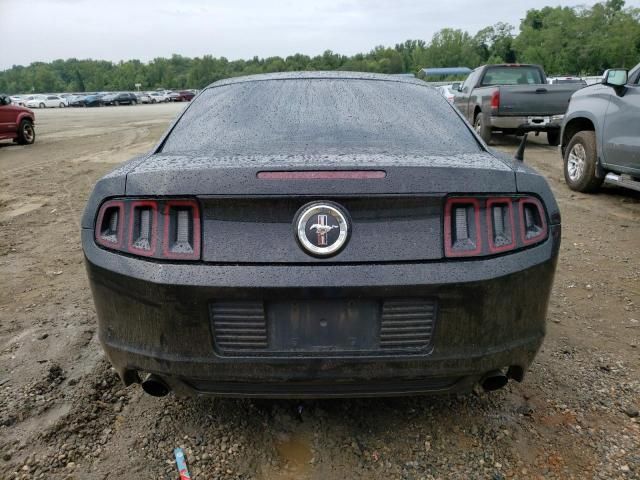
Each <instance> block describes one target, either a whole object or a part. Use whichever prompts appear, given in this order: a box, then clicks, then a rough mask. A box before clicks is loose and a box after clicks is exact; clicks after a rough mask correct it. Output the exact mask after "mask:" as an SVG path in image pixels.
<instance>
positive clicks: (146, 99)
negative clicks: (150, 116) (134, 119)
mask: <svg viewBox="0 0 640 480" xmlns="http://www.w3.org/2000/svg"><path fill="white" fill-rule="evenodd" d="M136 97H137V99H138V103H151V97H150V96H149V94H148V93H144V92H137V93H136Z"/></svg>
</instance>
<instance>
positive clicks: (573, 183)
mask: <svg viewBox="0 0 640 480" xmlns="http://www.w3.org/2000/svg"><path fill="white" fill-rule="evenodd" d="M597 162H598V159H597V150H596V134H595V132H593V131H591V130H585V131H582V132H578V133H576V134H575V135H574V136H573V137H572V138H571V141H570V142H569V145H567V148H566V149H565V151H564V179H565V181H566V182H567V185H568V186H569V188H570V189H571V190H576V191H578V192H583V193H589V192H595V191H596V190H597V189H598V188H599V187H600V185H602V181H603V179H602V178H598V177H596V166H597Z"/></svg>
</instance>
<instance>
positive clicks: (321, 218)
mask: <svg viewBox="0 0 640 480" xmlns="http://www.w3.org/2000/svg"><path fill="white" fill-rule="evenodd" d="M334 228H340V227H339V226H338V225H327V216H326V215H318V223H314V224H313V225H311V226H310V227H309V230H315V231H316V233H317V234H318V246H326V245H327V233H329V232H330V231H331V230H333V229H334Z"/></svg>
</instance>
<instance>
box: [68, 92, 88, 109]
mask: <svg viewBox="0 0 640 480" xmlns="http://www.w3.org/2000/svg"><path fill="white" fill-rule="evenodd" d="M87 96H88V94H80V95H72V96H71V97H69V98H68V101H69V106H70V107H86V105H85V101H84V99H85V98H86V97H87Z"/></svg>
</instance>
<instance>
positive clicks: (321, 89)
mask: <svg viewBox="0 0 640 480" xmlns="http://www.w3.org/2000/svg"><path fill="white" fill-rule="evenodd" d="M162 151H163V152H167V153H184V152H202V153H206V154H212V155H216V154H218V155H247V154H259V155H268V154H276V155H282V154H285V155H286V154H297V155H300V154H308V153H314V154H317V153H327V154H329V153H331V154H340V153H382V154H407V153H415V154H420V155H445V154H456V153H474V152H478V151H480V147H479V145H478V143H477V142H476V141H475V139H474V137H473V136H472V134H471V133H470V131H469V130H468V129H467V127H466V126H465V125H464V123H463V121H462V120H461V119H460V117H459V116H458V115H456V114H455V113H454V111H453V107H451V106H450V104H449V103H448V102H447V101H446V99H445V98H443V97H442V96H441V95H440V94H439V93H438V92H437V91H436V90H435V89H432V88H429V87H427V86H421V85H415V84H410V83H402V82H393V81H381V80H360V79H327V78H323V79H310V78H306V79H278V80H260V81H250V82H244V83H235V84H230V85H225V86H220V87H213V88H209V89H207V90H205V91H204V92H202V94H201V95H200V96H199V97H197V99H196V100H195V101H193V103H192V104H191V105H190V106H189V108H188V110H187V111H186V112H185V114H184V116H183V117H182V119H180V121H179V122H178V124H177V125H176V126H175V128H174V129H173V131H172V132H171V134H170V135H169V137H168V138H167V140H166V142H165V144H164V146H163V148H162Z"/></svg>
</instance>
